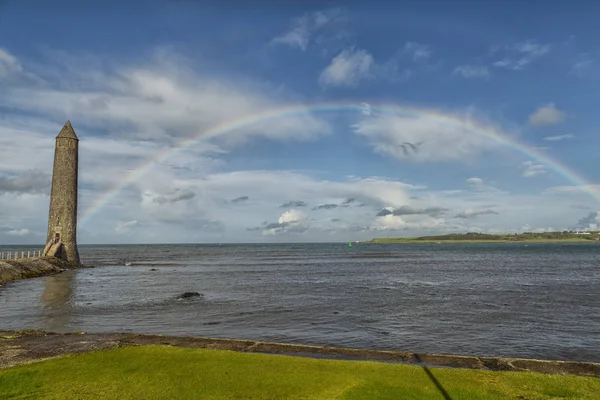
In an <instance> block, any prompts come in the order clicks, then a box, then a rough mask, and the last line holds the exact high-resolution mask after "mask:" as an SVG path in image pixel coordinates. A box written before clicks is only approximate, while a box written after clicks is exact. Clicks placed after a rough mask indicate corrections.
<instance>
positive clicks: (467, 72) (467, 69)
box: [452, 65, 491, 79]
mask: <svg viewBox="0 0 600 400" xmlns="http://www.w3.org/2000/svg"><path fill="white" fill-rule="evenodd" d="M452 74H454V75H461V76H463V77H464V78H483V79H487V78H489V77H490V76H491V74H490V71H489V70H488V69H487V67H482V66H476V65H460V66H458V67H456V68H454V71H452Z"/></svg>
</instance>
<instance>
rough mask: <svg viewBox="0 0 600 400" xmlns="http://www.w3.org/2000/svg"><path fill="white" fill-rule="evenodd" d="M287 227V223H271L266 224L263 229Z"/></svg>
mask: <svg viewBox="0 0 600 400" xmlns="http://www.w3.org/2000/svg"><path fill="white" fill-rule="evenodd" d="M289 225H290V223H289V222H272V223H270V224H267V225H266V226H265V227H264V228H263V229H279V228H285V227H288V226H289Z"/></svg>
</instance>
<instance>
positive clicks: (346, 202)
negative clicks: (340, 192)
mask: <svg viewBox="0 0 600 400" xmlns="http://www.w3.org/2000/svg"><path fill="white" fill-rule="evenodd" d="M354 202H356V199H355V198H353V197H351V198H349V199H346V200H344V201H343V202H342V205H345V204H352V203H354Z"/></svg>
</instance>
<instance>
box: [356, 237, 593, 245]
mask: <svg viewBox="0 0 600 400" xmlns="http://www.w3.org/2000/svg"><path fill="white" fill-rule="evenodd" d="M440 242H441V243H597V242H595V241H592V240H589V239H577V238H573V239H520V240H510V239H497V240H477V239H464V240H461V239H456V240H448V239H439V240H429V239H416V238H384V239H372V240H371V241H370V242H368V243H376V244H387V243H440Z"/></svg>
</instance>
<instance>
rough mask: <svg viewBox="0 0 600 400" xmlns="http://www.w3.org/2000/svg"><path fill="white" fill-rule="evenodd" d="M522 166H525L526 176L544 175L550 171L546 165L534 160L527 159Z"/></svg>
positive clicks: (524, 174)
mask: <svg viewBox="0 0 600 400" xmlns="http://www.w3.org/2000/svg"><path fill="white" fill-rule="evenodd" d="M521 167H522V168H524V170H523V175H522V176H523V177H524V178H533V177H534V176H538V175H542V174H545V173H546V172H548V170H547V169H546V166H545V165H543V164H536V163H534V162H533V161H525V162H524V163H523V164H521Z"/></svg>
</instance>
